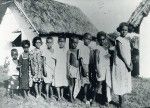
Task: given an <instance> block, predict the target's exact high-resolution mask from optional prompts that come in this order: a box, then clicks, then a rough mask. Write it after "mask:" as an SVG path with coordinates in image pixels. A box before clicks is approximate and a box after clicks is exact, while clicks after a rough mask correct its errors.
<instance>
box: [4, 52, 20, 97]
mask: <svg viewBox="0 0 150 108" xmlns="http://www.w3.org/2000/svg"><path fill="white" fill-rule="evenodd" d="M4 68H6V69H7V70H8V71H7V72H8V73H7V75H8V76H9V80H8V87H7V93H9V94H10V96H11V97H13V96H14V92H16V90H17V89H19V79H18V78H19V69H18V50H17V49H12V50H11V57H10V58H6V60H5V63H4Z"/></svg>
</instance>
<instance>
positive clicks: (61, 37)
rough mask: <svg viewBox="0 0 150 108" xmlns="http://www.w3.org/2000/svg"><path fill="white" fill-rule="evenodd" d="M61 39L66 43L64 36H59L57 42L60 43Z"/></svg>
mask: <svg viewBox="0 0 150 108" xmlns="http://www.w3.org/2000/svg"><path fill="white" fill-rule="evenodd" d="M61 39H64V40H65V41H66V36H63V35H60V36H59V37H58V41H60V40H61Z"/></svg>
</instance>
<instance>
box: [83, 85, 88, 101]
mask: <svg viewBox="0 0 150 108" xmlns="http://www.w3.org/2000/svg"><path fill="white" fill-rule="evenodd" d="M87 91H88V84H85V85H84V98H83V101H84V102H86V101H87Z"/></svg>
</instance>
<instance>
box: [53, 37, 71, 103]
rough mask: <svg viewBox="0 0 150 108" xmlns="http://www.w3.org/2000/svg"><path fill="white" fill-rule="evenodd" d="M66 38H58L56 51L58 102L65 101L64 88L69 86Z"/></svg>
mask: <svg viewBox="0 0 150 108" xmlns="http://www.w3.org/2000/svg"><path fill="white" fill-rule="evenodd" d="M65 44H66V38H65V37H63V36H60V37H58V45H59V48H58V49H57V50H56V53H55V54H56V68H55V81H54V82H55V84H54V85H55V87H56V89H57V93H58V100H65V99H64V87H67V86H68V80H67V50H66V48H65Z"/></svg>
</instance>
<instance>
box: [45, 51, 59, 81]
mask: <svg viewBox="0 0 150 108" xmlns="http://www.w3.org/2000/svg"><path fill="white" fill-rule="evenodd" d="M43 56H44V57H45V64H44V66H45V71H46V73H47V76H46V77H44V82H45V83H52V84H53V82H54V78H53V76H54V72H55V60H56V57H55V54H54V52H53V53H52V52H50V51H49V50H48V49H45V50H44V51H43Z"/></svg>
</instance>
